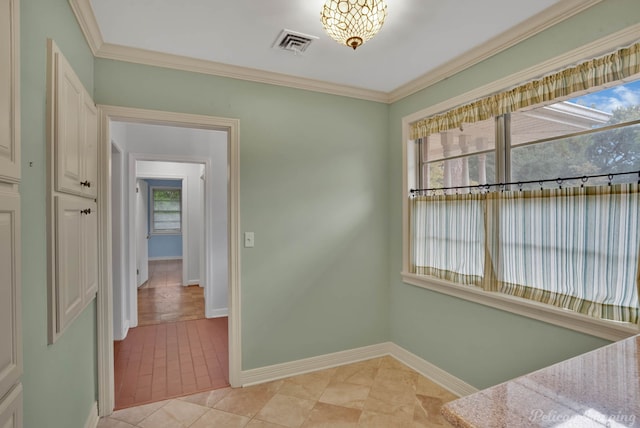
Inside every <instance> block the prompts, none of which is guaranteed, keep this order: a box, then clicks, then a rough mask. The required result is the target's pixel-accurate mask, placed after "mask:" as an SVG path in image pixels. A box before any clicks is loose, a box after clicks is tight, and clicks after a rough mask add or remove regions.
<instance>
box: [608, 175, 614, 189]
mask: <svg viewBox="0 0 640 428" xmlns="http://www.w3.org/2000/svg"><path fill="white" fill-rule="evenodd" d="M607 178H609V186H611V180H613V174H609V175H608V176H607Z"/></svg>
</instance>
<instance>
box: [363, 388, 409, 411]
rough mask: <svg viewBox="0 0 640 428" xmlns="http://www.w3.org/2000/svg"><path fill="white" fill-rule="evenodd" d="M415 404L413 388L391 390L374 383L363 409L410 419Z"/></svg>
mask: <svg viewBox="0 0 640 428" xmlns="http://www.w3.org/2000/svg"><path fill="white" fill-rule="evenodd" d="M416 404H417V401H416V396H415V394H414V392H413V390H411V389H408V388H406V389H402V390H399V389H396V390H393V389H389V388H386V387H384V386H380V385H377V384H376V385H374V386H373V387H372V388H371V391H370V393H369V396H368V397H367V400H366V401H365V405H364V410H366V411H369V412H375V413H382V414H386V415H390V416H394V417H397V418H403V419H406V420H411V419H412V418H413V409H414V407H415V405H416Z"/></svg>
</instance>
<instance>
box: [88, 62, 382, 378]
mask: <svg viewBox="0 0 640 428" xmlns="http://www.w3.org/2000/svg"><path fill="white" fill-rule="evenodd" d="M95 100H96V102H97V103H100V104H110V105H118V106H128V107H138V108H147V109H158V110H167V111H175V112H186V113H198V114H205V115H212V116H221V117H231V118H239V119H240V222H241V231H242V232H244V231H252V232H255V242H256V244H255V247H254V248H248V249H247V248H242V253H241V260H242V264H241V304H242V326H241V329H242V330H241V331H242V369H243V370H247V369H252V368H257V367H263V366H266V365H270V364H275V363H283V362H287V361H292V360H297V359H300V358H306V357H312V356H317V355H321V354H327V353H331V352H336V351H342V350H345V349H351V348H356V347H360V346H365V345H371V344H376V343H380V342H384V341H386V340H388V337H389V334H388V326H389V319H388V260H389V248H388V244H387V243H388V236H387V233H386V232H387V206H388V195H387V191H388V186H387V176H388V174H387V159H386V155H387V138H386V137H387V135H388V129H387V123H388V122H387V121H388V111H389V107H388V106H387V105H385V104H381V103H375V102H369V101H361V100H354V99H350V98H346V97H339V96H333V95H326V94H320V93H315V92H310V91H303V90H296V89H291V88H285V87H280V86H273V85H265V84H260V83H251V82H246V81H240V80H234V79H228V78H222V77H214V76H209V75H203V74H197V73H189V72H184V71H176V70H168V69H162V68H156V67H150V66H143V65H136V64H130V63H125V62H118V61H112V60H102V59H98V60H96V62H95Z"/></svg>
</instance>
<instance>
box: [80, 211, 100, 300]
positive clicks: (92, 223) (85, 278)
mask: <svg viewBox="0 0 640 428" xmlns="http://www.w3.org/2000/svg"><path fill="white" fill-rule="evenodd" d="M86 206H87V207H88V208H89V210H90V211H87V213H86V214H84V215H82V242H83V246H84V248H83V252H82V254H83V256H84V259H83V260H82V266H83V268H84V269H83V275H82V282H83V288H84V299H85V303H84V304H85V305H86V304H87V303H88V302H89V301H91V300H92V299H93V298H94V297H95V295H96V292H97V291H98V210H97V208H96V207H97V205H96V204H95V203H94V202H91V203H87V204H86Z"/></svg>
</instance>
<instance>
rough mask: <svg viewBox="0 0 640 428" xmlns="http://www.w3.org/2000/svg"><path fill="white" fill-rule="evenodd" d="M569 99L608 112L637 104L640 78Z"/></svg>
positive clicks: (639, 94)
mask: <svg viewBox="0 0 640 428" xmlns="http://www.w3.org/2000/svg"><path fill="white" fill-rule="evenodd" d="M569 101H571V102H572V103H576V104H580V105H583V106H585V107H591V108H594V109H596V110H600V111H606V112H607V113H611V112H613V111H614V110H615V109H617V108H621V107H630V106H637V105H640V80H636V81H635V82H629V83H626V84H624V85H619V86H616V87H613V88H609V89H605V90H602V91H599V92H594V93H593V94H587V95H583V96H581V97H578V98H573V99H571V100H569Z"/></svg>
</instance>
